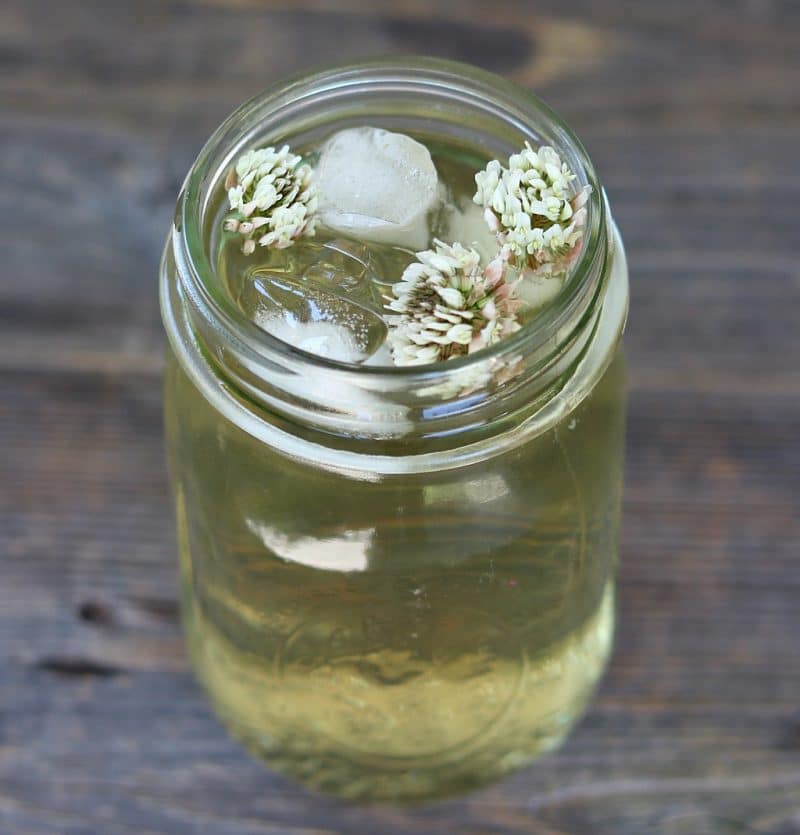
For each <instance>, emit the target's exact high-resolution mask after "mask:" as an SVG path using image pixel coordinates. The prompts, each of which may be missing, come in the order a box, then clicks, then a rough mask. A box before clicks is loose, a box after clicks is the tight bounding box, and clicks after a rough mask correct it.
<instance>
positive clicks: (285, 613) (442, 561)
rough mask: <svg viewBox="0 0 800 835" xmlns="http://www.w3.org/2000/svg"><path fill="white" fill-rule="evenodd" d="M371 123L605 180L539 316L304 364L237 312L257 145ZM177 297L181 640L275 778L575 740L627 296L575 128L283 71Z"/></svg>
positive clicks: (174, 416) (418, 88)
mask: <svg viewBox="0 0 800 835" xmlns="http://www.w3.org/2000/svg"><path fill="white" fill-rule="evenodd" d="M351 125H374V126H379V127H384V128H388V129H392V130H397V131H402V132H406V133H412V134H414V135H415V136H427V137H437V138H440V139H444V140H447V141H455V142H458V143H460V145H462V146H463V147H467V148H476V149H478V150H479V151H480V153H482V154H483V156H484V157H487V156H490V157H496V158H498V159H505V158H506V157H507V156H508V155H509V154H510V153H513V152H516V151H517V150H519V149H520V148H521V147H522V146H523V144H524V142H525V140H529V141H530V142H531V143H532V144H533V145H536V144H550V145H553V146H555V147H556V148H557V150H558V151H559V153H560V154H561V155H562V157H563V158H564V159H565V161H566V162H567V164H568V165H569V166H570V168H571V169H572V170H573V171H574V172H575V173H576V174H577V177H578V181H579V183H580V184H581V185H585V184H589V185H591V186H592V192H591V197H590V202H589V206H588V210H589V211H588V220H587V225H586V227H585V236H584V244H583V248H582V251H581V254H580V256H579V258H578V260H577V261H576V263H575V264H574V267H573V270H572V272H571V274H570V276H569V277H568V278H567V280H566V281H565V282H564V284H563V287H562V289H561V290H560V292H559V294H558V295H557V297H556V298H555V299H554V300H553V301H552V302H551V303H550V305H549V306H548V307H547V308H545V310H544V311H543V312H542V313H541V314H540V315H539V316H538V317H537V318H536V319H535V320H534V322H533V323H532V324H531V325H530V326H527V327H524V328H523V329H522V330H521V331H520V332H518V333H516V334H514V335H512V336H511V337H509V338H507V339H505V340H503V341H501V342H499V343H497V344H496V345H494V346H493V347H491V348H488V349H486V350H484V351H481V352H479V353H477V354H473V355H469V356H466V357H461V358H458V359H454V360H450V361H448V362H445V363H438V364H435V365H432V366H416V367H411V368H408V367H406V368H385V367H372V366H353V365H347V364H343V363H339V362H337V361H334V360H330V359H323V358H320V357H318V356H314V355H312V354H309V353H306V352H304V351H302V350H300V349H297V348H294V347H292V346H291V345H289V344H286V343H284V342H281V341H280V340H278V339H276V338H274V337H273V336H271V335H270V334H268V333H266V332H264V331H262V330H260V329H259V328H258V327H256V326H255V325H254V324H253V323H252V322H251V321H250V320H249V319H248V318H247V317H245V316H244V315H243V314H242V313H241V311H240V310H239V309H238V308H237V307H236V306H235V305H234V304H233V302H232V300H231V298H230V297H229V295H228V293H227V291H226V289H225V287H224V286H223V283H222V282H221V281H220V280H219V278H218V276H217V275H215V270H214V268H213V267H212V255H211V253H210V251H209V245H208V243H207V242H208V240H209V233H208V225H209V223H211V222H212V221H213V218H214V217H216V216H217V215H215V206H214V201H213V194H214V193H215V187H218V184H219V183H220V181H221V179H224V177H225V173H226V172H227V171H228V170H229V168H230V166H231V163H232V161H233V160H234V159H235V158H236V157H237V156H238V155H239V154H240V153H241V152H242V151H243V150H245V149H248V148H252V147H258V146H260V145H266V144H274V145H278V144H280V143H283V142H284V141H286V142H289V143H290V144H292V146H293V147H301V146H303V145H304V144H308V143H313V142H319V141H320V140H321V139H322V138H324V137H325V136H326V135H328V134H330V133H332V132H333V131H335V130H337V129H339V128H341V127H344V126H351ZM217 191H218V189H217ZM216 208H218V206H217V207H216ZM161 302H162V311H163V319H164V325H165V328H166V331H167V334H168V336H169V345H170V351H169V354H168V362H167V371H166V392H165V408H166V432H167V449H168V456H169V463H170V470H171V476H172V483H173V487H174V494H175V500H176V505H177V528H178V541H179V551H180V564H181V578H182V599H183V613H184V622H185V631H186V636H187V641H188V645H189V648H190V652H191V657H192V660H193V664H194V666H195V669H196V671H197V673H198V675H199V677H200V679H201V680H202V682H203V684H204V685H205V687H206V688H207V690H208V692H209V694H210V696H211V698H212V700H213V703H214V705H215V708H216V710H217V712H218V713H219V716H220V717H221V718H222V720H223V722H224V723H225V724H226V725H227V726H228V728H229V729H230V730H231V731H232V732H233V733H234V734H235V735H236V736H237V737H238V738H239V739H240V740H242V741H243V743H244V744H245V745H246V746H247V747H248V748H249V749H250V750H251V751H253V752H255V753H256V754H257V755H259V756H260V757H262V758H263V759H264V760H266V761H267V762H268V763H269V764H270V765H271V766H272V767H274V768H275V769H277V770H279V771H281V772H284V773H286V774H289V775H292V776H294V777H296V778H297V779H299V780H301V781H303V782H305V783H306V784H308V785H311V786H313V787H316V788H318V789H321V790H325V791H331V792H335V793H338V794H341V795H345V796H349V797H365V798H371V799H404V798H413V797H426V796H435V795H441V794H445V793H450V792H454V791H458V790H462V789H464V788H467V787H469V786H473V785H476V784H480V783H483V782H485V781H488V780H491V779H494V778H496V777H498V776H499V775H502V774H504V773H506V772H509V771H512V770H515V769H518V768H520V767H522V766H524V765H525V764H526V763H529V762H531V761H532V760H533V759H534V758H535V757H537V756H538V755H540V754H541V753H542V752H544V751H547V750H550V749H552V748H553V747H554V746H555V745H557V744H558V743H559V742H560V741H561V740H562V739H563V738H564V736H565V734H566V733H567V732H568V730H569V729H570V727H571V726H572V725H573V723H574V722H575V721H576V720H577V718H578V717H579V716H580V714H581V711H582V710H583V709H584V707H585V705H586V703H587V700H588V699H589V697H590V695H591V693H592V691H593V688H594V687H595V685H596V684H597V682H598V679H599V678H600V676H601V674H602V672H603V669H604V665H605V663H606V661H607V658H608V654H609V650H610V646H611V639H612V631H613V620H614V614H613V611H614V604H613V597H614V594H613V588H614V567H615V562H616V559H617V539H618V527H619V513H620V490H621V477H622V459H623V417H624V381H623V369H622V363H621V359H620V358H619V357H618V346H619V343H620V338H621V335H622V331H623V326H624V322H625V317H626V313H627V305H628V276H627V268H626V264H625V256H624V253H623V249H622V244H621V241H620V238H619V235H618V233H617V230H616V228H615V226H614V224H613V222H612V220H611V216H610V214H609V208H608V205H607V203H606V201H605V197H604V194H603V191H602V189H601V187H600V185H599V183H598V181H597V178H596V175H595V172H594V169H593V167H592V164H591V162H590V161H589V159H588V157H587V155H586V152H585V151H584V149H583V147H582V146H581V144H580V142H579V141H578V140H577V138H576V137H575V136H574V135H573V133H572V132H571V131H570V129H569V128H568V127H567V126H566V125H564V123H563V122H562V121H561V120H560V119H559V118H558V116H556V114H555V113H553V112H552V111H551V110H550V109H549V108H547V107H546V106H545V105H544V104H543V103H542V102H541V101H539V100H538V99H536V98H535V97H534V96H532V95H531V94H530V93H528V92H526V91H525V90H522V89H520V88H518V87H516V86H514V85H513V84H511V83H509V82H507V81H504V80H502V79H500V78H498V77H496V76H493V75H490V74H487V73H485V72H482V71H479V70H476V69H474V68H471V67H467V66H463V65H459V64H453V63H449V62H442V61H434V60H427V59H410V60H387V61H377V62H368V63H361V64H357V65H353V66H348V67H341V68H337V69H331V70H327V71H323V72H319V73H316V74H313V75H309V76H306V77H303V78H297V79H294V80H292V81H290V82H286V83H285V84H283V85H280V86H278V87H276V88H273V89H271V90H269V91H267V92H266V93H264V94H263V95H261V96H258V97H257V98H255V99H252V100H251V101H249V102H247V103H246V104H245V105H243V106H242V107H241V108H239V110H237V111H236V112H235V113H234V114H233V115H232V116H231V117H230V118H229V119H228V120H227V121H226V122H225V123H224V124H223V125H222V126H221V127H220V128H219V129H218V130H217V132H216V133H215V134H214V135H213V136H212V137H211V139H210V140H209V142H208V143H207V145H206V146H205V148H204V149H203V150H202V152H201V153H200V156H199V157H198V159H197V161H196V163H195V164H194V166H193V168H192V169H191V171H190V172H189V175H188V177H187V179H186V182H185V185H184V188H183V190H182V192H181V194H180V197H179V200H178V206H177V211H176V214H175V222H174V226H173V228H172V231H171V233H170V236H169V239H168V242H167V247H166V251H165V255H164V259H163V265H162V271H161Z"/></svg>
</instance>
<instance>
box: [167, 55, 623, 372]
mask: <svg viewBox="0 0 800 835" xmlns="http://www.w3.org/2000/svg"><path fill="white" fill-rule="evenodd" d="M397 85H404V87H405V89H408V90H412V89H414V91H415V92H418V93H419V95H421V96H422V95H434V94H438V95H443V96H446V97H447V98H448V99H453V98H454V97H455V96H461V97H462V98H463V99H464V100H465V101H468V102H469V104H470V105H471V106H473V107H479V108H481V109H482V110H484V111H485V112H487V113H489V114H491V115H493V116H495V117H497V118H499V119H504V118H505V120H506V121H509V122H512V123H514V124H515V126H516V127H517V128H519V129H521V130H522V131H523V132H525V133H526V134H528V137H529V138H530V139H532V140H534V141H535V140H536V136H537V132H536V130H535V128H536V127H540V128H541V127H542V125H546V126H547V127H548V128H550V129H551V130H552V132H553V133H554V134H555V135H556V136H557V137H558V138H559V140H560V142H559V144H558V148H557V150H558V151H559V152H560V153H561V154H562V155H564V156H565V157H566V158H567V159H568V161H569V163H570V166H571V167H572V170H573V171H574V172H575V173H576V175H577V176H578V179H579V182H580V183H581V184H586V185H589V186H591V193H590V195H589V200H588V203H587V209H588V218H587V223H586V227H585V229H586V232H585V234H584V240H583V241H582V245H581V251H580V253H579V255H578V258H577V259H576V261H575V262H574V263H573V265H572V266H571V268H570V271H569V274H568V276H567V279H566V280H565V281H564V284H563V286H562V288H561V290H560V291H559V293H558V295H557V296H556V297H555V298H554V299H553V300H552V301H551V302H550V303H549V304H548V306H547V307H546V308H545V309H544V310H543V311H542V312H540V313H539V314H537V316H536V317H535V318H534V320H533V321H532V322H530V323H528V324H527V325H525V326H523V327H522V328H521V329H520V330H519V331H518V332H517V333H515V334H512V335H511V336H509V337H507V338H505V339H503V340H500V341H499V342H497V343H495V344H494V345H492V346H489V347H487V348H484V349H482V350H480V351H477V352H475V353H474V354H467V355H465V356H461V357H455V358H452V359H450V360H447V361H446V362H437V363H432V364H430V365H424V366H399V367H398V366H382V365H364V364H361V365H356V364H353V363H347V362H342V361H339V360H335V359H331V358H327V357H321V356H319V355H316V354H312V353H310V352H308V351H305V350H303V349H301V348H298V347H296V346H294V345H291V344H290V343H288V342H284V341H283V340H280V339H278V338H277V337H275V336H273V335H272V334H270V333H268V332H266V331H264V330H262V329H261V328H259V327H258V326H257V325H256V324H255V323H254V322H252V321H251V320H250V319H249V318H248V317H247V316H245V314H244V313H243V312H242V311H240V310H239V309H238V308H237V307H236V306H235V304H234V303H233V301H232V300H231V299H230V298H229V297H228V296H227V295H226V294H225V293H223V292H221V291H220V289H219V287H218V286H217V283H216V270H215V269H214V266H213V264H212V263H211V260H210V258H209V253H208V251H207V248H206V246H205V243H204V240H203V224H204V220H205V217H204V215H205V209H206V207H207V204H208V198H209V196H210V194H211V193H212V191H213V187H214V186H215V185H216V183H217V182H218V180H219V177H220V176H223V173H224V172H225V171H227V170H228V169H229V167H230V164H231V163H232V161H233V159H234V158H235V157H236V156H238V154H239V153H241V150H242V145H243V143H242V142H241V139H242V137H243V136H245V135H246V133H247V130H246V128H247V126H248V124H249V123H252V121H253V119H254V117H257V115H258V114H259V113H262V114H263V113H265V112H268V111H269V108H270V106H272V107H279V106H282V107H287V106H289V107H296V106H297V105H298V104H300V103H302V102H307V101H308V100H314V99H318V98H320V97H325V96H327V97H331V96H336V95H343V94H346V93H347V92H355V91H358V90H359V89H361V90H369V91H373V92H374V91H376V90H379V89H380V88H381V87H383V88H389V87H393V86H394V87H397ZM236 137H238V138H239V141H238V142H237V141H236ZM226 149H227V153H225V154H224V157H223V159H222V161H221V162H219V163H218V164H217V165H216V166H215V165H214V160H215V158H216V157H218V156H219V152H220V150H226ZM212 167H213V168H215V171H214V172H212V176H211V177H209V169H210V168H212ZM176 220H179V226H180V233H181V234H180V241H179V242H178V243H179V245H180V247H181V249H182V251H183V254H184V256H185V258H181V261H182V264H181V266H182V267H184V270H182V271H181V272H182V273H184V277H186V278H188V280H189V282H190V283H191V285H192V287H191V288H190V293H191V294H192V295H193V296H194V297H195V299H196V301H197V302H198V303H200V304H202V306H203V308H204V311H205V314H206V315H208V316H211V317H212V318H213V319H214V325H215V330H217V331H218V332H219V333H220V335H221V336H223V338H226V337H227V338H228V339H231V340H232V341H235V342H236V343H237V344H238V345H239V346H240V348H241V347H245V346H246V349H247V350H248V352H251V353H252V354H253V355H254V359H257V360H258V359H260V360H263V361H266V362H269V361H270V359H271V358H274V357H276V356H277V357H279V358H285V359H289V360H291V361H292V363H293V364H295V365H299V366H303V365H308V366H310V367H314V368H317V369H319V368H324V369H326V370H329V371H330V372H331V373H334V374H340V375H345V376H346V377H347V378H349V379H355V378H362V379H364V378H372V379H373V380H374V379H376V378H383V379H385V380H386V382H387V383H389V384H390V386H391V387H392V388H394V387H396V386H412V387H415V388H416V387H419V386H426V387H430V386H433V385H435V384H436V383H437V382H439V383H442V382H444V381H446V380H447V379H448V378H450V377H455V376H457V375H458V374H460V373H463V371H464V369H466V368H468V367H469V366H471V365H474V364H478V363H482V362H486V361H487V360H491V359H495V358H499V357H502V356H510V355H514V354H521V355H528V354H531V353H533V352H535V351H536V350H538V349H540V348H541V347H542V346H544V345H547V344H553V340H554V339H557V336H558V334H559V333H560V332H562V330H563V328H564V326H565V324H566V323H567V322H569V321H570V320H571V319H573V318H574V317H575V315H576V308H579V307H580V306H581V303H582V302H584V303H588V302H589V301H590V297H591V295H592V286H591V285H592V284H593V281H592V279H593V278H595V279H596V278H597V276H598V273H599V272H602V266H601V264H600V262H601V261H602V260H603V259H604V258H605V256H606V252H605V249H606V246H605V245H604V244H605V243H606V238H607V236H606V227H607V217H606V206H605V201H604V200H603V199H602V192H601V187H600V183H599V181H598V179H597V176H596V174H595V171H594V167H593V165H592V163H591V161H590V159H589V156H588V154H587V152H586V150H585V149H584V147H583V145H582V143H581V142H580V140H579V139H578V138H577V136H576V135H575V134H574V133H573V131H572V130H571V129H570V128H569V127H568V126H567V125H566V123H565V122H564V121H563V120H562V119H561V117H560V116H558V114H557V113H555V111H553V110H552V109H551V108H550V107H549V106H548V105H547V104H545V103H544V102H543V101H542V100H541V99H539V98H538V97H537V96H535V95H534V94H533V93H530V92H529V91H527V90H525V89H524V88H522V87H520V86H518V85H516V84H514V83H513V82H511V81H508V80H506V79H504V78H502V77H500V76H497V75H495V74H493V73H490V72H487V71H485V70H482V69H478V68H476V67H473V66H470V65H468V64H463V63H460V62H456V61H449V60H444V59H438V58H427V57H419V56H408V57H391V58H373V59H366V60H362V61H358V62H355V63H350V64H345V65H337V66H329V67H325V68H320V69H316V70H314V71H312V72H310V73H302V74H297V75H294V76H292V77H290V78H288V79H284V80H282V81H279V82H278V83H276V84H274V85H272V86H271V87H269V88H268V89H267V90H265V91H263V92H261V93H259V94H258V95H256V96H254V97H252V98H251V99H249V100H248V101H246V102H244V103H243V104H242V105H241V106H240V107H238V108H237V109H236V110H235V111H234V112H233V113H231V115H230V116H228V118H227V119H225V121H223V122H222V124H221V125H220V126H219V127H218V128H217V130H216V131H214V133H213V134H212V135H211V137H210V138H209V139H208V141H207V142H206V144H205V145H204V147H203V149H202V150H201V151H200V153H199V155H198V157H197V159H196V160H195V163H194V164H193V166H192V168H191V169H190V171H189V173H188V175H187V178H186V181H185V184H184V187H183V189H182V192H181V195H180V197H179V202H178V207H177V217H176ZM398 278H399V277H398ZM192 291H194V292H192Z"/></svg>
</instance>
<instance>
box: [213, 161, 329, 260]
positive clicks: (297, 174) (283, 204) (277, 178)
mask: <svg viewBox="0 0 800 835" xmlns="http://www.w3.org/2000/svg"><path fill="white" fill-rule="evenodd" d="M300 162H301V158H300V157H299V156H298V155H297V154H293V153H291V152H290V150H289V146H288V145H284V146H283V147H282V148H281V149H280V150H276V149H275V148H273V147H271V146H270V147H269V148H259V149H257V150H252V151H246V152H245V153H244V154H242V155H241V156H240V157H239V159H238V160H237V162H236V166H235V167H234V169H233V170H232V171H231V173H230V174H229V175H228V178H227V180H226V181H225V187H226V188H227V189H228V203H229V204H230V208H231V210H232V211H233V212H234V214H232V215H229V216H228V217H227V218H226V219H225V224H224V227H225V229H226V231H228V232H235V233H237V234H239V235H241V236H242V237H243V239H244V240H243V241H242V252H244V254H245V255H250V254H251V253H252V252H253V251H254V250H255V248H256V243H258V244H259V245H260V246H268V247H274V248H275V249H285V248H286V247H288V246H291V245H292V243H294V241H295V240H296V239H297V238H299V237H300V235H303V234H305V235H313V234H314V225H315V220H314V212H315V211H316V208H317V197H316V190H315V188H314V184H313V181H312V172H311V168H310V166H308V165H301V164H300Z"/></svg>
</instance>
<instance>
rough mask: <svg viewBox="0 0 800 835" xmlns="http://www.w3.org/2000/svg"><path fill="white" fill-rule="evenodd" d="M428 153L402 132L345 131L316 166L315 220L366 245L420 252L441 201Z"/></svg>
mask: <svg viewBox="0 0 800 835" xmlns="http://www.w3.org/2000/svg"><path fill="white" fill-rule="evenodd" d="M438 185H439V182H438V176H437V174H436V168H435V166H434V164H433V160H432V159H431V155H430V153H429V152H428V149H427V148H426V147H425V146H424V145H422V144H420V143H419V142H417V141H416V140H414V139H412V138H411V137H410V136H405V135H404V134H402V133H392V132H391V131H387V130H383V129H382V128H369V127H360V128H348V129H346V130H342V131H339V133H336V134H334V135H333V136H332V137H331V138H330V139H329V140H328V141H327V142H326V143H325V145H324V146H323V148H322V151H321V155H320V159H319V163H318V165H317V191H318V194H319V218H320V221H321V222H322V224H323V225H325V226H327V227H329V228H330V229H333V230H334V231H336V232H339V233H341V234H345V235H351V236H352V237H354V238H359V239H361V240H365V241H375V242H377V243H388V244H395V245H397V246H405V247H410V248H412V249H424V248H425V247H426V246H427V245H428V242H429V238H430V234H429V230H428V224H427V214H428V212H429V211H430V210H431V209H432V208H434V206H435V205H436V203H437V201H438V200H439V188H438Z"/></svg>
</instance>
